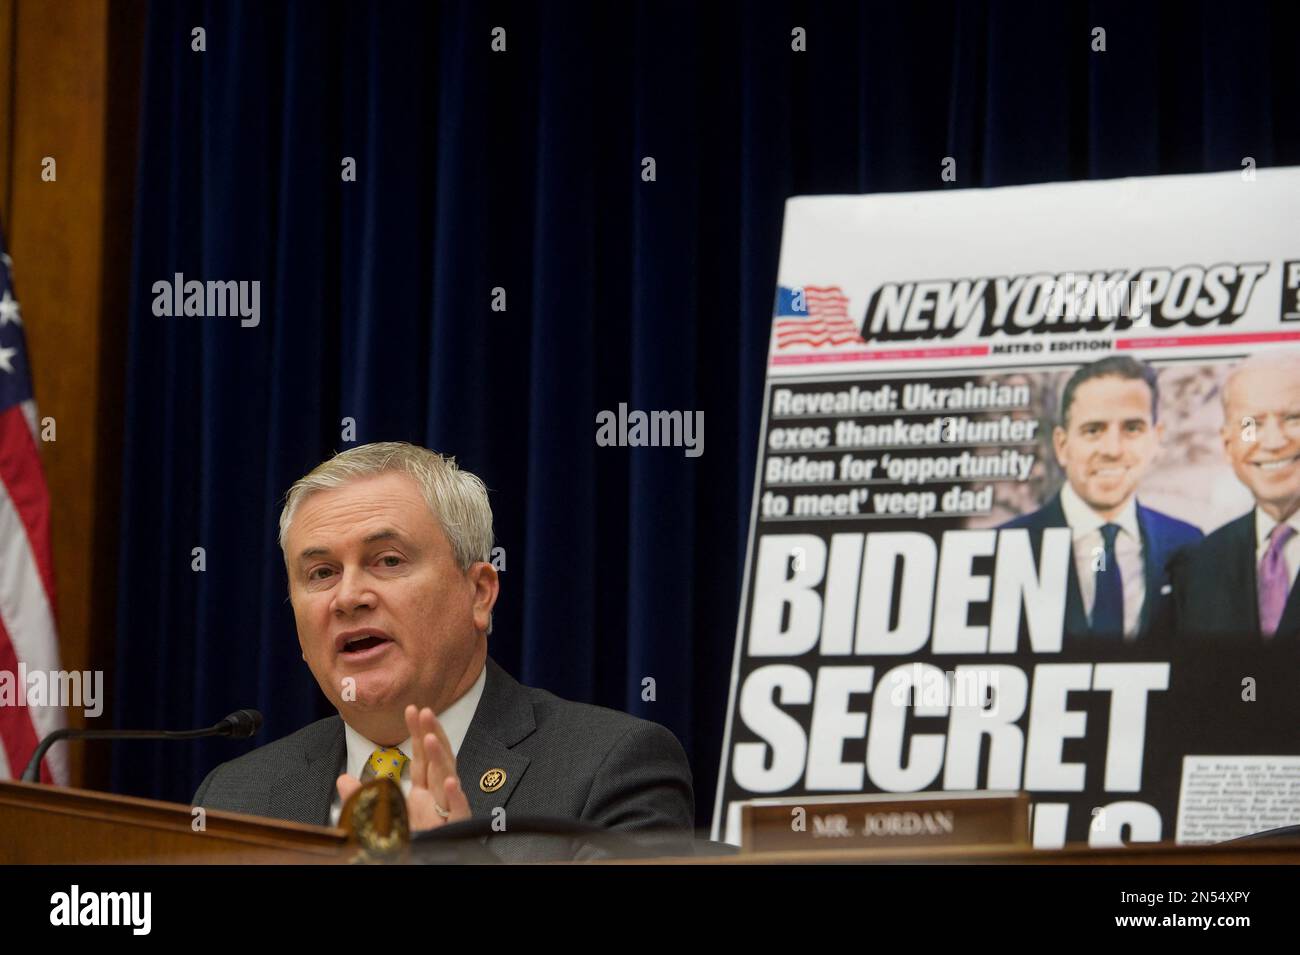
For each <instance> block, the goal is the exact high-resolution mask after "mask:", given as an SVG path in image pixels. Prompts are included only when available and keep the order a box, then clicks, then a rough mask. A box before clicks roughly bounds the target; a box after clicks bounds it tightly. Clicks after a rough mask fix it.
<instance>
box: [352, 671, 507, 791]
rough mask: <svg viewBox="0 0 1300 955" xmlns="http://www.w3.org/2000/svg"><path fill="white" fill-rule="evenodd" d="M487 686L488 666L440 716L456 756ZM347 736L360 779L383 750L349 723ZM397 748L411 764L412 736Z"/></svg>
mask: <svg viewBox="0 0 1300 955" xmlns="http://www.w3.org/2000/svg"><path fill="white" fill-rule="evenodd" d="M486 683H487V665H486V664H485V665H484V666H483V669H481V670H479V674H478V679H477V680H475V681H474V685H473V686H471V687H470V688H469V689H468V690H466V691H465V692H464V693H463V694H461V697H460V699H458V700H457V701H456V702H455V703H453V704H451V706H449V707H447V708H446V709H445V710H443V711H442V712H441V713H439V714H438V722H439V723H440V724H442V729H443V732H445V733H446V734H447V742H449V743H451V751H452V753H453V754H456V753H459V752H460V745H461V743H463V742H464V741H465V734H466V732H468V731H469V724H470V721H471V720H472V719H474V712H475V711H476V710H477V709H478V701H479V700H480V699H481V698H482V696H483V686H484V684H486ZM343 736H344V739H345V741H346V743H347V750H348V772H349V773H350V774H351V775H352V776H354V777H355V778H357V779H360V778H361V774H362V773H363V772H364V771H365V768H366V763H368V762H369V761H370V754H371V753H373V752H374V751H375V750H376V749H378V748H379V744H378V743H375V742H372V741H371V740H368V739H366V737H364V736H362V735H361V734H360V733H359V732H357V731H356V730H354V729H353V728H352V727H351V726H350V725H349V724H348V723H347V722H344V724H343ZM397 748H398V749H400V750H401V751H402V755H404V756H405V757H406V758H407V759H408V760H409V759H410V758H411V753H412V752H413V750H412V749H411V737H409V736H408V737H407V738H406V739H404V740H402V741H401V742H400V743H398V744H397Z"/></svg>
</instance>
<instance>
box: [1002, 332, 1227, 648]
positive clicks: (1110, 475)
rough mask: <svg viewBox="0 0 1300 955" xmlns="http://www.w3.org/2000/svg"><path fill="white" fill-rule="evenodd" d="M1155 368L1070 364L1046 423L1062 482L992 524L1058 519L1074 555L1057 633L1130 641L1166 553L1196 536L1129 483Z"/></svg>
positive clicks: (1146, 442) (1150, 434) (1142, 448)
mask: <svg viewBox="0 0 1300 955" xmlns="http://www.w3.org/2000/svg"><path fill="white" fill-rule="evenodd" d="M1158 405H1159V390H1158V387H1157V384H1156V375H1155V371H1154V370H1153V369H1152V368H1151V367H1149V366H1148V365H1146V364H1144V363H1142V362H1140V361H1137V360H1136V359H1133V358H1129V357H1127V356H1121V355H1116V356H1111V357H1108V358H1103V359H1101V360H1099V361H1095V362H1092V363H1091V364H1088V365H1084V366H1082V367H1081V368H1079V370H1078V371H1076V372H1075V373H1074V374H1073V375H1072V376H1071V377H1070V380H1069V381H1068V382H1066V385H1065V389H1064V391H1063V392H1062V394H1061V408H1060V421H1059V423H1058V424H1057V426H1056V427H1055V428H1054V429H1053V431H1052V446H1053V450H1054V451H1055V454H1056V460H1057V461H1058V463H1059V464H1060V465H1061V468H1062V469H1063V470H1064V471H1065V477H1066V482H1065V484H1064V485H1062V487H1061V490H1060V491H1059V492H1058V493H1057V494H1055V495H1053V497H1052V499H1051V500H1050V501H1048V502H1047V503H1046V504H1045V505H1043V507H1041V508H1039V509H1038V510H1037V511H1034V512H1033V513H1032V514H1026V515H1023V516H1021V517H1017V518H1015V519H1013V520H1011V521H1008V522H1007V523H1006V524H1004V525H1002V529H1012V528H1027V529H1028V530H1029V531H1030V532H1031V536H1032V538H1033V541H1034V546H1035V550H1037V549H1038V547H1039V545H1040V543H1041V535H1042V532H1043V530H1044V529H1046V528H1049V527H1068V528H1070V530H1071V532H1072V539H1073V553H1074V560H1073V561H1072V562H1071V566H1070V578H1069V588H1070V591H1069V594H1068V595H1067V597H1066V604H1065V637H1066V639H1067V640H1077V639H1091V640H1114V641H1119V640H1123V641H1130V642H1131V641H1135V640H1138V639H1140V638H1142V637H1143V636H1146V635H1147V634H1148V633H1150V632H1151V630H1152V624H1153V621H1155V620H1157V618H1158V617H1159V616H1161V614H1159V613H1158V612H1157V611H1158V608H1160V607H1161V606H1162V605H1163V603H1164V602H1165V601H1167V600H1168V594H1169V590H1170V587H1169V571H1168V567H1169V562H1170V560H1171V559H1172V558H1173V556H1174V554H1176V553H1177V552H1178V551H1179V550H1180V549H1181V548H1183V547H1186V546H1188V545H1190V544H1195V543H1196V542H1197V541H1199V540H1201V538H1202V536H1203V535H1202V533H1201V532H1200V530H1198V529H1197V528H1196V527H1193V526H1192V525H1191V524H1188V523H1185V522H1184V521H1180V520H1177V519H1176V518H1173V517H1170V516H1169V515H1167V514H1162V513H1160V512H1159V511H1155V510H1152V509H1151V508H1149V507H1143V506H1142V505H1141V504H1140V503H1138V500H1137V487H1138V484H1139V483H1140V482H1141V480H1142V478H1143V476H1144V475H1145V474H1146V472H1147V470H1148V469H1149V468H1150V466H1151V463H1152V461H1154V459H1155V456H1156V452H1157V451H1158V450H1159V447H1160V440H1161V438H1162V436H1163V433H1164V426H1163V425H1162V424H1161V423H1160V422H1159V420H1158Z"/></svg>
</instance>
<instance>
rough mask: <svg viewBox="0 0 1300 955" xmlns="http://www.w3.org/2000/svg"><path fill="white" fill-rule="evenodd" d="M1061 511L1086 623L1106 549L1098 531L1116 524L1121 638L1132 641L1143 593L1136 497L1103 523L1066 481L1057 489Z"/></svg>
mask: <svg viewBox="0 0 1300 955" xmlns="http://www.w3.org/2000/svg"><path fill="white" fill-rule="evenodd" d="M1061 509H1062V510H1064V511H1065V521H1066V523H1067V524H1069V525H1070V535H1071V537H1072V539H1073V541H1074V569H1075V572H1076V573H1077V575H1078V578H1079V591H1080V594H1081V596H1082V597H1083V609H1084V611H1085V612H1086V613H1087V614H1088V619H1089V620H1091V619H1092V605H1093V601H1094V600H1095V599H1096V596H1097V571H1096V570H1095V569H1094V568H1095V566H1096V563H1097V561H1098V560H1099V559H1100V555H1101V554H1104V553H1105V549H1106V544H1105V542H1104V541H1103V540H1102V536H1101V528H1102V525H1103V524H1118V525H1119V528H1120V530H1119V533H1118V534H1117V535H1115V560H1116V561H1117V562H1118V563H1119V573H1120V580H1122V581H1123V583H1124V639H1125V640H1132V639H1134V638H1135V637H1137V632H1138V625H1139V623H1140V621H1141V620H1142V604H1143V602H1144V601H1145V600H1146V594H1147V584H1146V570H1145V568H1144V567H1143V561H1142V532H1141V530H1140V529H1139V528H1138V519H1137V498H1136V496H1135V497H1130V498H1129V500H1128V503H1127V504H1126V505H1124V510H1122V511H1121V512H1120V513H1119V514H1118V515H1117V516H1116V517H1115V519H1114V520H1113V521H1107V520H1105V519H1104V518H1103V517H1101V516H1100V515H1099V514H1098V513H1097V512H1096V511H1094V510H1093V509H1092V508H1091V507H1089V506H1088V504H1087V503H1085V502H1084V500H1083V498H1081V497H1079V495H1078V494H1076V493H1075V492H1074V488H1072V487H1071V486H1070V485H1069V483H1068V482H1067V483H1066V484H1065V485H1064V486H1063V487H1062V488H1061Z"/></svg>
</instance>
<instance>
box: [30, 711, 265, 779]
mask: <svg viewBox="0 0 1300 955" xmlns="http://www.w3.org/2000/svg"><path fill="white" fill-rule="evenodd" d="M261 728H262V714H261V713H259V712H257V710H235V712H233V713H231V714H230V715H229V716H227V717H226V718H225V719H223V720H221V721H219V722H217V723H214V724H213V725H212V726H209V727H208V728H207V729H201V730H78V729H61V730H55V731H54V732H53V733H50V734H48V735H47V736H46V737H45V738H44V739H43V740H41V745H39V746H37V747H36V752H35V753H33V754H32V758H31V761H30V762H29V763H28V764H27V768H26V769H25V770H23V776H22V780H23V782H25V783H34V782H39V781H40V775H41V760H42V759H44V758H45V752H46V750H48V749H49V748H50V747H51V746H53V745H54V744H55V743H57V742H58V741H59V740H61V739H203V738H204V737H207V736H229V737H230V738H231V739H247V738H248V737H250V736H252V735H253V734H254V733H256V732H257V731H258V730H260V729H261Z"/></svg>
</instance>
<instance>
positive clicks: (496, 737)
mask: <svg viewBox="0 0 1300 955" xmlns="http://www.w3.org/2000/svg"><path fill="white" fill-rule="evenodd" d="M492 540H493V537H492V511H491V507H490V506H489V504H488V498H487V489H486V488H485V487H484V486H483V482H482V481H480V480H479V479H478V478H477V477H475V476H474V475H473V474H470V473H469V472H467V471H464V470H462V469H460V468H458V467H457V466H456V463H455V460H454V459H450V458H444V457H443V456H441V455H438V454H435V453H434V452H432V451H428V450H426V449H424V448H419V447H416V446H414V445H410V444H405V443H401V442H386V443H379V444H369V445H363V446H361V447H358V448H353V449H351V450H348V451H345V452H343V453H342V454H339V455H337V456H336V457H334V458H332V459H330V460H329V461H326V462H324V463H323V464H321V465H319V466H317V467H316V468H315V469H314V470H313V471H312V472H311V473H309V474H308V475H307V476H306V477H304V478H302V479H301V480H299V481H298V482H296V483H295V484H294V485H293V487H292V488H291V489H290V490H289V493H288V494H287V495H286V498H285V504H284V509H283V511H282V512H281V515H280V546H281V548H282V550H283V551H284V559H285V565H286V569H287V571H288V576H289V598H290V602H291V603H292V605H293V612H294V620H295V622H296V625H297V630H298V642H299V644H300V646H301V648H302V655H303V659H304V660H306V661H307V665H308V667H309V668H310V669H311V672H312V674H313V675H314V676H315V677H316V681H317V683H318V684H319V685H320V688H321V691H322V692H324V694H325V695H326V696H327V697H328V698H329V700H330V702H331V703H332V704H333V705H334V707H335V709H337V710H338V714H339V715H338V716H331V717H329V718H328V719H324V720H321V721H319V722H316V723H313V724H311V725H310V726H307V727H305V728H303V729H301V730H299V731H298V732H296V733H294V734H292V735H290V736H287V737H285V738H283V739H280V740H277V741H275V742H273V743H270V744H267V745H265V746H262V747H259V748H258V749H255V750H253V751H252V752H250V753H248V754H246V755H244V756H241V757H239V758H238V759H234V760H231V761H230V762H227V763H223V764H222V765H220V766H218V767H216V768H215V769H214V770H212V772H211V773H209V774H208V776H207V778H206V779H205V780H204V781H203V783H202V784H201V785H200V786H199V789H198V792H196V793H195V796H194V804H195V805H198V806H205V807H207V808H210V809H224V810H229V811H233V812H243V813H251V814H255V815H264V816H271V817H274V818H279V819H288V820H293V821H297V822H305V823H313V824H317V825H328V824H337V821H338V818H339V813H340V810H341V807H342V804H343V802H344V801H346V799H347V797H348V796H350V795H351V794H352V793H353V792H354V791H355V790H356V789H357V788H359V786H360V785H361V781H363V780H365V779H368V778H374V777H376V776H380V775H383V776H388V777H389V778H391V779H393V780H394V781H395V782H397V783H398V785H399V786H401V788H402V791H403V793H404V794H405V795H406V800H407V810H408V814H409V816H410V819H411V828H412V829H413V830H428V829H435V828H438V827H440V826H443V825H446V824H447V823H450V822H459V821H462V820H466V819H470V818H472V817H488V818H492V819H493V820H497V821H499V822H500V823H501V824H502V825H504V828H505V831H507V832H508V831H509V819H508V817H507V816H506V815H505V810H507V809H508V812H509V814H510V815H512V816H515V817H516V818H518V817H522V816H551V817H561V818H564V819H571V820H577V821H581V822H587V823H592V824H595V825H598V826H601V827H604V828H608V829H614V830H623V831H636V832H648V831H655V832H657V833H664V832H675V833H683V834H689V832H690V830H691V828H692V826H693V820H694V795H693V791H692V785H691V774H690V769H689V767H688V765H687V762H686V757H685V754H684V753H683V751H682V747H681V745H680V744H679V743H678V741H677V739H676V737H674V736H673V734H672V733H671V732H669V731H668V730H667V729H665V728H664V727H662V726H659V725H658V724H656V723H651V722H647V721H645V720H641V719H636V718H635V717H632V716H629V715H627V714H625V713H619V712H616V711H613V710H608V709H603V708H600V707H596V706H589V705H586V704H581V703H571V702H568V701H566V700H562V699H560V698H558V697H556V696H554V695H553V694H551V693H547V692H546V691H544V690H537V689H532V688H530V687H526V686H522V685H520V684H519V683H518V682H516V681H515V680H514V679H512V678H511V677H510V675H509V674H507V673H506V672H505V671H504V670H503V669H501V667H499V666H498V665H497V664H496V663H495V661H493V660H492V659H491V658H490V657H488V655H487V635H488V634H489V633H491V631H492V608H493V605H494V604H495V603H496V599H497V593H498V589H499V580H498V577H497V571H496V568H494V567H493V565H492V564H491V563H489V556H490V553H491V548H492ZM494 828H500V826H497V827H494ZM515 845H516V848H514V849H512V850H510V851H508V852H507V853H506V854H507V855H512V856H514V857H527V856H529V855H530V852H529V850H528V849H527V848H526V847H525V848H523V849H519V848H518V844H517V843H516V844H515ZM677 845H679V846H680V845H689V838H687V840H686V841H685V842H682V841H680V840H679V841H678V842H677Z"/></svg>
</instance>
